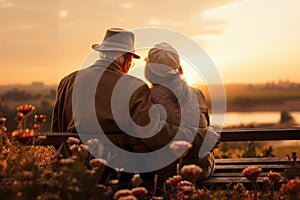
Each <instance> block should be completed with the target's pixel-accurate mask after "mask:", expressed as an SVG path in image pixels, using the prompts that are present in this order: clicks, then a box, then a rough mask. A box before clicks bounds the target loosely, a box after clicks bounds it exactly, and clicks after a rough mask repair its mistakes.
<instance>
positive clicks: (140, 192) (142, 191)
mask: <svg viewBox="0 0 300 200" xmlns="http://www.w3.org/2000/svg"><path fill="white" fill-rule="evenodd" d="M147 193H148V190H147V189H146V188H144V187H136V188H132V189H131V194H132V195H134V196H136V197H137V198H143V197H144V196H146V194H147Z"/></svg>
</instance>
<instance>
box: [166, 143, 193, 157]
mask: <svg viewBox="0 0 300 200" xmlns="http://www.w3.org/2000/svg"><path fill="white" fill-rule="evenodd" d="M192 146H193V145H192V144H191V143H189V142H186V141H182V140H180V141H174V142H172V143H171V144H170V149H171V150H172V151H173V152H174V153H175V154H176V155H177V156H182V155H183V156H184V154H185V153H187V152H188V150H189V149H191V148H192Z"/></svg>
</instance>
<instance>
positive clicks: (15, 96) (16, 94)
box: [2, 88, 33, 101]
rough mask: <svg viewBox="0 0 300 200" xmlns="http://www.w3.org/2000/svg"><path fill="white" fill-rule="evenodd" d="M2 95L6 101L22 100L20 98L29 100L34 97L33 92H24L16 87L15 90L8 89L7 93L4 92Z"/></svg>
mask: <svg viewBox="0 0 300 200" xmlns="http://www.w3.org/2000/svg"><path fill="white" fill-rule="evenodd" d="M2 97H3V100H4V101H11V100H20V99H22V100H25V101H28V100H32V99H33V97H32V95H31V94H29V93H27V92H24V91H19V90H18V89H16V88H15V89H13V90H10V91H7V92H6V93H4V94H3V95H2Z"/></svg>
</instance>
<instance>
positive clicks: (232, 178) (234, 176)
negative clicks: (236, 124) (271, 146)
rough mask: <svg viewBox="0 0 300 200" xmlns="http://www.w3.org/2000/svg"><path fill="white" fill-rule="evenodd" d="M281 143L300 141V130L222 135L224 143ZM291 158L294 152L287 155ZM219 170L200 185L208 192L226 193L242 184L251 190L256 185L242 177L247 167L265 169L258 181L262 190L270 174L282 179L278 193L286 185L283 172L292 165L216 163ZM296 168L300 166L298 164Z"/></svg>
mask: <svg viewBox="0 0 300 200" xmlns="http://www.w3.org/2000/svg"><path fill="white" fill-rule="evenodd" d="M278 140H300V129H298V128H294V129H251V130H249V129H244V130H225V131H224V132H222V141H223V142H241V141H278ZM286 153H288V154H290V153H291V152H286ZM215 161H216V167H215V172H214V173H213V175H212V176H211V177H210V178H209V179H207V180H205V181H202V182H201V183H200V184H201V185H203V186H205V187H207V188H209V189H226V188H229V187H231V188H232V186H233V185H235V184H237V183H243V184H244V186H245V187H246V188H248V189H252V188H253V184H252V183H251V181H249V180H248V179H247V178H246V177H243V176H242V171H243V170H244V169H245V168H246V167H248V166H253V165H255V166H258V167H261V168H262V173H261V174H260V175H259V177H258V178H257V183H258V185H259V187H260V188H262V187H263V181H264V177H266V176H267V174H268V173H269V171H271V170H272V171H273V172H278V173H280V174H281V175H282V179H281V180H280V181H279V182H278V184H276V185H275V189H279V188H280V185H281V184H282V183H285V182H286V179H285V178H284V170H285V169H286V168H289V167H291V163H289V162H288V160H287V159H286V158H277V157H275V158H273V157H271V158H229V159H216V160H215ZM297 164H300V162H299V161H297Z"/></svg>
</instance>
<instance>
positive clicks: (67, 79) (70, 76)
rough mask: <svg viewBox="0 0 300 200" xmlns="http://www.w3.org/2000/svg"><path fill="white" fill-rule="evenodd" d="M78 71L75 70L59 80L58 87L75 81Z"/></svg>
mask: <svg viewBox="0 0 300 200" xmlns="http://www.w3.org/2000/svg"><path fill="white" fill-rule="evenodd" d="M77 73H78V71H77V70H76V71H73V72H71V73H69V74H68V75H66V76H64V77H63V78H62V79H61V80H60V81H59V85H58V88H61V87H63V86H64V85H67V84H69V83H71V82H74V79H75V78H76V75H77Z"/></svg>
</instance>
